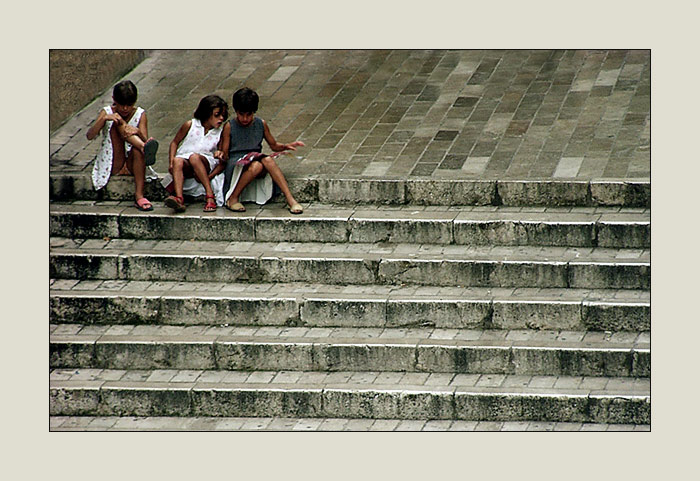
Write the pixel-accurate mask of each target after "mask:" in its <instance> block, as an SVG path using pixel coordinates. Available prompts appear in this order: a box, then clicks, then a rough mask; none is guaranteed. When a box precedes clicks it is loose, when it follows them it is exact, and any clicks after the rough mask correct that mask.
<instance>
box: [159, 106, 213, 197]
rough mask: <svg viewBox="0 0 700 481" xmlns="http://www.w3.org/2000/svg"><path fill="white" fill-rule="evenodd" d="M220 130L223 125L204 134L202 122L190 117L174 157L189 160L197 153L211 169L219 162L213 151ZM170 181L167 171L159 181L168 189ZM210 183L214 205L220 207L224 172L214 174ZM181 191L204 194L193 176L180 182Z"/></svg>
mask: <svg viewBox="0 0 700 481" xmlns="http://www.w3.org/2000/svg"><path fill="white" fill-rule="evenodd" d="M222 130H223V125H222V126H221V127H219V128H216V129H210V130H209V132H207V133H206V134H205V133H204V127H203V126H202V123H201V122H200V121H199V120H197V119H192V125H190V130H188V131H187V135H186V136H185V138H184V139H182V142H180V145H179V146H178V148H177V151H176V152H175V157H180V158H182V159H187V160H189V158H190V156H191V155H192V154H199V155H201V156H203V157H204V158H206V159H207V162H209V170H210V171H211V170H212V169H213V168H214V167H216V166H217V164H218V163H219V159H217V158H215V157H214V152H216V150H217V148H218V146H219V139H220V138H221V132H222ZM172 181H173V176H172V175H171V174H169V173H168V174H166V175H165V176H164V177H163V180H162V181H161V183H162V185H163V187H165V188H166V189H168V186H169V185H170V184H171V183H172ZM210 183H211V188H212V190H213V191H214V196H215V197H216V205H218V206H219V207H221V206H222V205H224V196H223V192H222V190H223V187H224V173H223V172H221V173H220V174H218V175H217V176H215V177H214V178H213V179H211V181H210ZM182 192H183V194H185V195H190V196H192V197H199V196H201V195H205V194H206V190H204V186H203V185H202V184H200V183H199V181H198V180H197V179H194V178H190V179H185V181H184V182H183V184H182Z"/></svg>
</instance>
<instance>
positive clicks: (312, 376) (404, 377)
mask: <svg viewBox="0 0 700 481" xmlns="http://www.w3.org/2000/svg"><path fill="white" fill-rule="evenodd" d="M49 387H50V388H51V389H90V390H95V389H106V388H111V389H156V390H159V389H160V390H171V389H174V390H183V389H184V390H191V389H194V390H200V389H203V390H242V389H252V390H257V391H261V390H306V391H323V390H352V391H376V392H397V391H400V392H439V393H443V394H449V393H455V392H459V393H473V394H477V395H478V394H502V395H514V396H546V397H558V396H561V397H569V396H574V397H581V396H583V397H586V396H602V397H627V398H638V399H639V398H649V396H650V393H651V382H650V379H649V378H609V377H589V376H535V375H510V374H452V373H432V374H431V373H414V372H407V373H404V372H377V371H335V372H330V373H326V372H317V371H209V370H207V371H204V370H176V369H156V370H113V369H66V368H57V369H52V370H51V371H50V373H49Z"/></svg>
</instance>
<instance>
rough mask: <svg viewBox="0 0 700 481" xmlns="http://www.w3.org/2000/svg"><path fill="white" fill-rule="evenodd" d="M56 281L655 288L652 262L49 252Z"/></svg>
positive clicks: (51, 270) (52, 275)
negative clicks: (615, 262) (554, 261)
mask: <svg viewBox="0 0 700 481" xmlns="http://www.w3.org/2000/svg"><path fill="white" fill-rule="evenodd" d="M49 267H50V277H52V278H56V279H81V280H83V279H124V280H141V281H155V280H163V281H186V282H313V283H324V284H344V283H347V282H351V283H353V284H364V285H368V284H382V285H397V284H415V285H437V286H465V287H562V288H566V287H573V288H582V289H586V288H592V289H649V288H650V284H651V269H650V266H649V264H642V263H635V264H621V263H620V264H597V263H587V262H569V263H564V262H558V263H547V262H527V261H522V262H515V261H504V262H498V261H489V260H484V261H473V260H465V261H459V260H445V261H442V260H435V261H423V260H402V259H382V260H378V259H375V260H369V259H337V258H294V257H260V258H254V257H249V258H245V257H236V258H231V257H207V256H200V257H187V256H164V255H158V254H152V255H124V256H117V255H108V254H105V255H93V254H67V253H55V252H54V253H51V255H50V263H49Z"/></svg>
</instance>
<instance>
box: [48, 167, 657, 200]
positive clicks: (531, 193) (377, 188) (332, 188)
mask: <svg viewBox="0 0 700 481" xmlns="http://www.w3.org/2000/svg"><path fill="white" fill-rule="evenodd" d="M288 183H289V186H290V189H291V190H292V192H294V196H295V198H296V199H297V201H299V202H323V203H345V204H349V203H352V204H387V205H411V204H413V205H444V206H451V205H505V206H517V207H521V206H581V207H590V206H621V207H647V208H648V207H650V206H651V184H650V182H644V181H639V182H633V181H619V182H617V181H604V180H601V181H590V182H588V181H547V180H544V181H536V180H532V181H517V180H514V181H505V180H501V181H496V180H454V179H451V180H423V179H421V180H385V179H368V178H364V179H292V178H290V179H288ZM145 195H146V196H147V197H148V198H149V199H151V200H152V201H161V200H163V199H165V197H166V196H167V195H168V194H167V193H166V191H165V190H164V189H163V188H162V187H161V185H160V183H159V182H147V183H146V189H145ZM49 197H50V199H51V200H60V201H67V200H133V198H134V184H133V179H130V178H119V177H114V178H112V179H110V182H109V184H107V186H106V187H105V188H104V189H102V190H100V191H95V190H94V189H93V188H92V183H91V180H90V177H89V176H87V175H70V174H51V175H50V176H49Z"/></svg>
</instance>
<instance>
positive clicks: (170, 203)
mask: <svg viewBox="0 0 700 481" xmlns="http://www.w3.org/2000/svg"><path fill="white" fill-rule="evenodd" d="M165 206H166V207H170V208H171V209H173V210H174V211H175V212H185V209H186V208H187V207H185V199H183V198H182V197H180V196H177V195H171V196H169V197H167V198H166V199H165Z"/></svg>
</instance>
